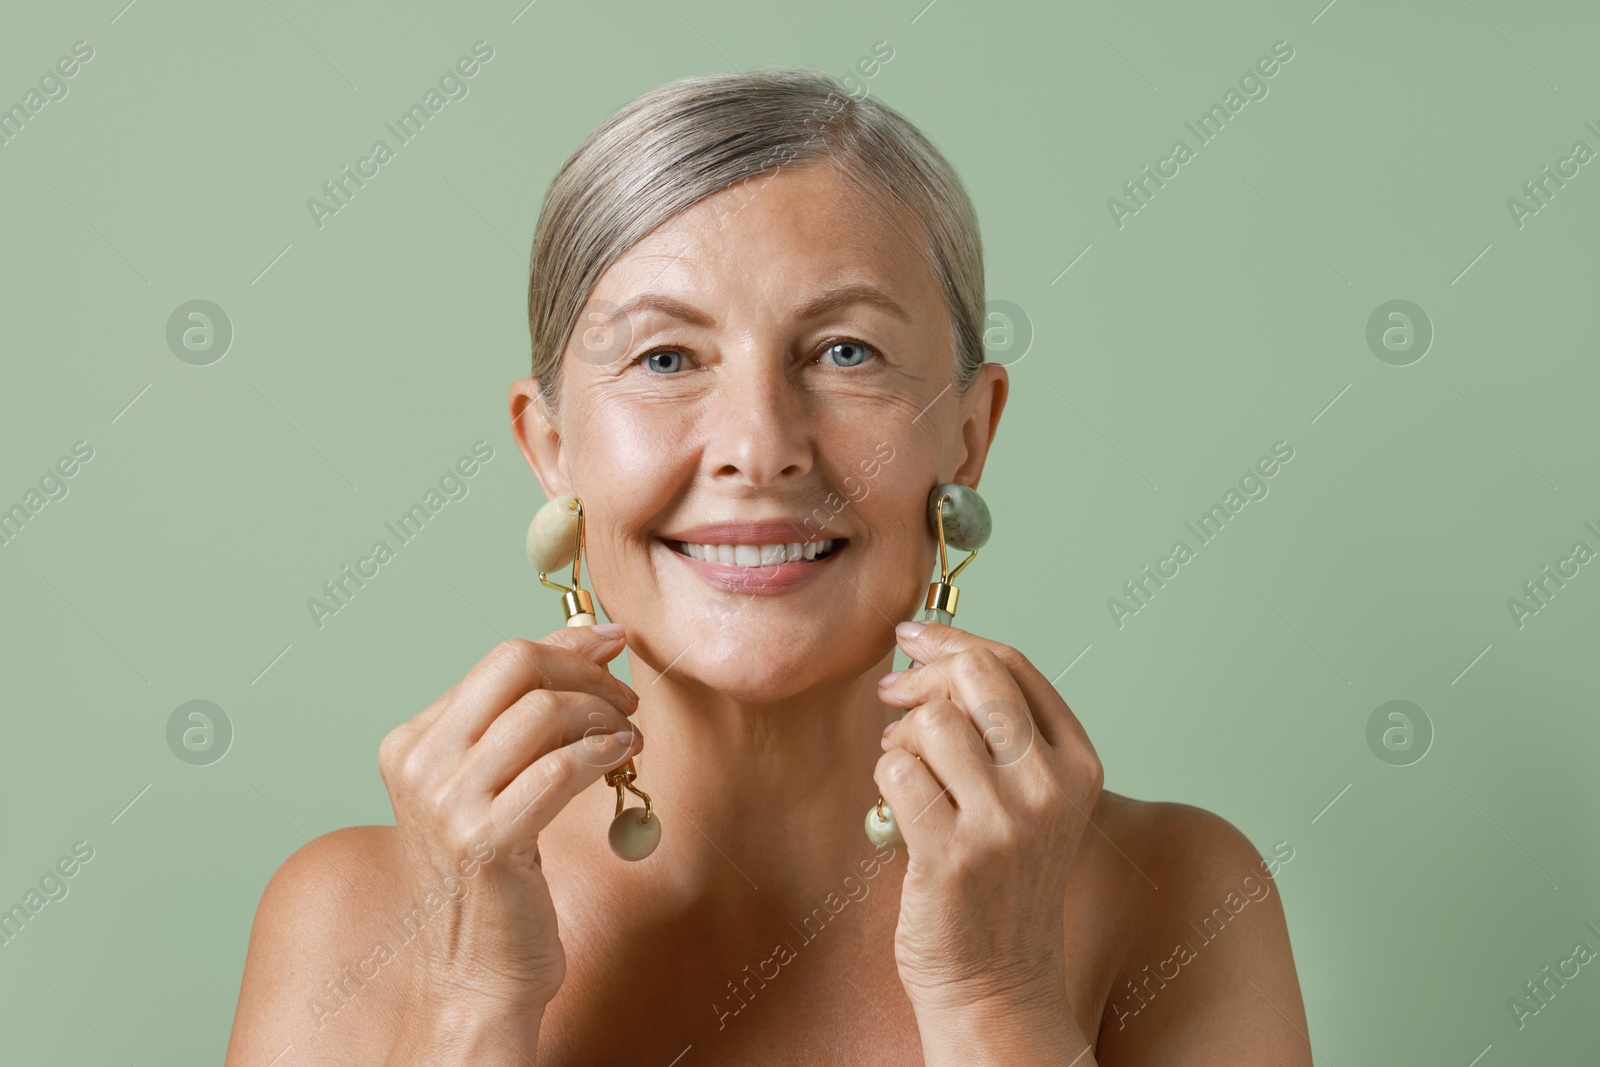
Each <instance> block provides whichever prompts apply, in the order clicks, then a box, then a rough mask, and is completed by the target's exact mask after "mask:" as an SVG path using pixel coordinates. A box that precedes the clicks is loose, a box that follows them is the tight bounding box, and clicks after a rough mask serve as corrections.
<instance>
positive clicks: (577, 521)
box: [528, 493, 595, 626]
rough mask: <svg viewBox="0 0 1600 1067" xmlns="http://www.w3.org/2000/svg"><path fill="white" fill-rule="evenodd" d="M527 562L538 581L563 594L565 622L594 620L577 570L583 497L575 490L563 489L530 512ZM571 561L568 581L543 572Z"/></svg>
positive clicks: (578, 623) (580, 557)
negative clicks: (553, 577)
mask: <svg viewBox="0 0 1600 1067" xmlns="http://www.w3.org/2000/svg"><path fill="white" fill-rule="evenodd" d="M528 562H529V563H532V564H533V569H534V570H536V571H538V572H539V581H541V582H543V583H544V584H545V585H547V586H549V587H550V588H551V589H559V590H561V591H562V593H564V594H565V595H564V596H563V597H562V598H561V608H562V611H563V613H564V614H565V615H566V619H567V625H568V626H593V625H594V624H595V615H594V600H593V599H592V598H591V597H590V596H589V590H587V589H584V588H581V586H580V584H579V580H578V572H579V570H580V568H581V567H582V566H583V501H581V500H579V499H578V496H577V494H576V493H563V494H562V495H561V496H558V497H555V498H554V499H552V500H549V501H547V502H546V503H545V505H544V506H543V507H541V508H540V509H539V510H538V511H536V512H535V513H534V516H533V522H532V523H530V524H529V525H528ZM569 563H570V564H572V584H571V585H561V584H560V583H558V582H552V581H551V580H550V579H549V578H548V577H546V575H548V574H549V573H550V572H551V571H555V570H559V569H560V568H562V567H565V566H566V565H567V564H569Z"/></svg>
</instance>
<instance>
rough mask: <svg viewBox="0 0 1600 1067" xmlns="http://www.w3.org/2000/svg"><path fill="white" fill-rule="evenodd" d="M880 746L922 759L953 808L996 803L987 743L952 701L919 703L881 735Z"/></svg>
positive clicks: (975, 808)
mask: <svg viewBox="0 0 1600 1067" xmlns="http://www.w3.org/2000/svg"><path fill="white" fill-rule="evenodd" d="M883 746H884V748H885V750H889V749H895V748H903V749H905V750H906V751H907V752H910V753H911V754H912V755H913V756H917V757H919V758H921V760H922V762H923V764H924V765H925V766H926V767H927V768H928V770H929V771H930V772H931V773H932V775H933V777H934V778H935V779H936V780H938V781H940V782H943V783H945V784H946V785H947V786H948V787H949V792H948V793H947V794H946V795H947V796H948V797H949V798H950V802H951V803H952V804H953V805H954V806H955V808H956V810H957V811H958V812H972V813H976V814H980V815H981V814H982V813H983V812H985V811H987V810H989V808H990V806H991V805H998V804H999V803H1000V797H999V793H998V790H997V788H996V784H995V775H994V763H993V760H992V758H991V755H990V752H989V749H988V746H986V745H985V744H984V742H983V738H982V737H980V736H979V735H978V731H977V729H976V728H975V727H974V726H973V723H972V719H971V717H970V716H969V715H968V714H967V713H966V711H965V710H963V709H962V708H961V707H960V706H958V705H957V704H956V703H955V702H954V701H952V700H945V699H935V700H930V701H928V702H927V703H925V704H922V705H920V706H918V707H917V708H915V709H914V710H912V711H911V712H910V713H909V714H908V715H906V716H905V718H903V719H901V720H899V721H898V722H896V723H895V724H894V725H893V726H892V727H891V728H890V729H889V730H888V731H887V732H886V733H885V734H884V735H883Z"/></svg>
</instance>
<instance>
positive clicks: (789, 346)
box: [512, 166, 1006, 702]
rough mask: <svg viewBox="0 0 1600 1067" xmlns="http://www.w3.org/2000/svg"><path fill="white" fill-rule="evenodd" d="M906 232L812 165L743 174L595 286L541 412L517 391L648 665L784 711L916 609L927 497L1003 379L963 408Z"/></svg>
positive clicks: (600, 583)
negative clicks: (785, 702) (550, 407)
mask: <svg viewBox="0 0 1600 1067" xmlns="http://www.w3.org/2000/svg"><path fill="white" fill-rule="evenodd" d="M917 232H918V231H917V230H916V229H915V228H914V223H913V222H911V221H910V220H909V219H908V218H902V219H899V220H898V221H896V220H893V219H889V218H886V217H884V215H883V213H882V211H881V209H879V208H878V207H877V206H876V205H875V204H874V203H873V202H872V201H871V200H870V199H867V198H865V197H863V196H862V195H861V194H860V193H859V192H858V191H857V190H856V189H855V188H854V187H852V186H851V185H850V184H849V183H847V182H844V181H842V180H841V179H840V178H838V177H837V175H836V174H835V172H834V171H833V170H832V169H831V168H830V167H827V166H812V167H807V168H801V169H788V170H779V171H778V172H777V173H776V175H775V176H774V175H764V176H760V177H757V178H754V179H751V180H750V181H748V182H745V183H743V184H742V185H740V186H735V187H732V188H730V189H727V190H724V191H723V192H721V193H719V194H717V195H716V196H713V197H711V198H709V199H707V200H704V201H702V202H700V203H699V204H697V205H695V206H694V207H693V208H691V209H689V210H688V211H686V212H684V213H682V214H681V215H679V216H678V217H677V218H674V219H672V220H670V221H669V222H667V223H665V224H663V225H662V226H661V227H659V228H658V229H656V230H655V231H654V232H652V233H651V234H650V235H649V236H648V237H646V238H645V239H644V240H642V241H640V242H639V243H638V244H637V245H635V246H634V247H633V248H632V249H631V250H630V251H629V252H628V253H627V254H626V255H624V256H623V257H622V258H621V259H620V260H618V261H617V262H616V263H615V264H614V265H613V266H612V267H611V268H610V269H609V270H608V271H607V272H606V273H605V275H604V276H603V277H602V278H601V279H600V281H599V283H598V284H597V285H596V286H595V289H594V292H593V294H592V296H591V299H590V301H589V304H588V305H587V306H586V308H585V311H584V314H583V315H582V316H581V318H580V321H579V323H578V325H577V327H576V328H575V329H574V331H573V335H572V338H571V339H570V341H569V343H568V346H567V349H566V352H565V353H564V355H563V363H562V369H561V375H562V377H561V384H560V389H559V392H560V401H559V412H558V413H557V414H556V415H555V416H554V417H553V418H550V417H547V416H546V413H545V411H544V410H543V409H542V407H541V406H540V405H538V404H537V403H536V402H531V401H532V398H533V397H534V395H535V392H536V386H535V385H534V383H533V382H532V380H531V379H524V380H523V381H521V382H519V383H517V385H516V386H514V387H513V389H512V417H513V425H514V426H515V427H516V428H517V430H518V436H519V439H520V440H521V442H522V444H523V448H524V452H525V454H526V455H527V456H528V458H529V461H530V462H531V463H532V464H533V466H534V468H535V470H536V472H537V473H538V474H539V480H540V483H541V485H542V486H543V488H544V490H545V492H546V494H547V495H555V494H558V493H562V492H575V493H578V494H579V495H580V496H581V497H582V498H583V501H584V513H585V535H586V536H585V540H586V548H587V560H588V565H589V573H590V582H591V585H592V588H593V592H594V594H595V597H596V599H597V600H598V601H599V603H600V606H601V607H602V609H603V610H604V612H605V614H606V615H607V616H609V617H610V618H611V619H613V620H615V621H617V622H621V623H623V624H624V625H625V626H627V628H628V632H629V641H628V643H629V646H630V649H631V651H632V654H633V655H634V656H635V657H639V658H642V659H643V660H644V661H645V662H646V663H648V664H650V665H651V666H652V667H653V668H655V669H656V670H657V671H669V670H670V671H671V672H674V673H676V674H679V675H681V676H683V677H686V678H688V679H693V680H695V681H697V682H699V683H700V684H702V685H705V686H708V687H710V688H713V689H716V690H719V691H721V692H723V693H726V694H728V695H729V696H733V697H736V698H738V699H740V700H744V701H751V702H760V701H765V700H780V699H783V698H785V697H788V696H792V695H794V694H796V693H801V692H804V691H805V690H807V689H809V688H811V687H813V686H816V685H818V684H827V683H829V682H840V681H845V680H847V679H850V678H854V677H858V676H860V675H861V674H862V673H863V672H865V671H868V670H870V669H871V668H872V667H873V666H874V665H875V664H877V663H878V662H880V661H881V660H882V659H883V657H884V656H885V655H887V654H888V652H889V650H890V649H891V647H892V644H893V634H892V628H893V625H894V623H896V622H898V621H900V620H901V619H905V618H910V617H912V615H913V613H914V612H915V611H916V609H918V608H920V606H921V600H922V597H923V596H924V594H925V593H926V590H927V583H928V580H929V574H930V571H931V570H932V568H933V566H934V564H935V561H936V553H937V547H936V542H935V540H934V535H933V533H932V531H931V529H930V527H929V525H928V520H927V503H926V502H927V497H928V492H929V490H930V489H931V488H932V487H933V486H934V485H935V484H937V483H939V482H944V481H961V482H964V483H966V484H969V485H972V484H976V482H977V480H978V475H979V472H980V471H981V469H982V465H983V459H984V456H985V454H986V452H987V449H988V445H989V441H990V439H991V437H992V435H993V429H994V425H995V423H996V422H997V420H998V418H999V414H1000V409H1001V407H1002V406H1003V404H1004V401H1005V393H1006V380H1005V372H1004V370H1003V369H1001V368H998V367H992V366H988V367H985V368H984V371H983V373H982V375H980V378H979V380H978V381H977V382H976V383H975V384H974V385H973V387H972V388H971V389H970V390H969V391H968V393H967V394H965V395H964V396H962V397H959V398H958V397H957V395H956V393H955V390H954V385H953V372H952V351H951V336H950V325H949V314H948V311H947V310H946V306H945V303H944V300H943V298H942V296H941V295H940V291H939V286H938V283H937V281H936V280H935V278H934V276H933V275H932V273H931V272H930V271H929V270H928V269H927V267H926V266H925V265H924V264H923V262H922V260H921V258H920V256H919V255H918V252H917V249H916V246H915V245H914V244H913V243H912V237H911V234H913V233H917ZM708 545H709V546H734V547H733V549H732V556H733V559H732V561H730V562H722V561H721V557H722V554H723V552H724V551H725V550H721V549H718V550H715V551H713V550H711V549H704V548H702V547H701V546H708ZM762 546H766V547H765V548H764V549H763V547H762ZM777 546H783V547H777ZM797 546H798V547H799V553H798V556H799V558H797V559H794V560H792V561H791V560H790V555H791V554H793V552H792V550H793V549H795V548H796V547H797ZM813 551H815V552H818V555H817V557H816V558H814V559H809V560H808V559H806V558H805V556H806V554H807V553H808V552H813ZM696 557H703V558H696ZM750 564H754V565H753V566H752V565H750Z"/></svg>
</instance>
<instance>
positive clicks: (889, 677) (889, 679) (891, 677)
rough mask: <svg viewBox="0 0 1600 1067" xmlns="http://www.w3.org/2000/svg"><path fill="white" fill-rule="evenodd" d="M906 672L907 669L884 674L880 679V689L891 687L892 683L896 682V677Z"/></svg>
mask: <svg viewBox="0 0 1600 1067" xmlns="http://www.w3.org/2000/svg"><path fill="white" fill-rule="evenodd" d="M904 673H906V672H905V671H894V672H893V673H890V674H886V675H884V676H883V677H882V678H879V679H878V688H879V689H887V688H889V687H890V686H891V685H893V684H894V681H895V679H896V678H898V677H900V676H901V675H902V674H904Z"/></svg>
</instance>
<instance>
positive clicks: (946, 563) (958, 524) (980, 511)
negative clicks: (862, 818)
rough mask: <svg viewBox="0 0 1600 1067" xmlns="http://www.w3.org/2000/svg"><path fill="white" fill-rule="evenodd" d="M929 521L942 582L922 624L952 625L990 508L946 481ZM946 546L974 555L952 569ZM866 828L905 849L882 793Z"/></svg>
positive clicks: (932, 502) (880, 841) (880, 840)
mask: <svg viewBox="0 0 1600 1067" xmlns="http://www.w3.org/2000/svg"><path fill="white" fill-rule="evenodd" d="M928 522H929V524H930V525H931V526H933V528H934V533H936V534H937V535H938V537H939V580H938V581H936V582H932V583H930V584H929V585H928V599H927V601H926V602H925V603H924V604H923V610H922V621H923V622H937V623H943V624H944V625H946V626H949V625H950V623H951V622H952V621H953V620H954V619H955V615H956V600H957V599H958V598H959V597H960V595H961V590H959V589H957V588H956V587H955V586H953V585H951V584H950V583H951V581H952V580H953V579H954V578H955V576H956V575H958V574H960V573H961V571H962V570H963V569H964V568H965V567H966V565H967V564H969V563H971V562H972V561H973V560H975V559H977V558H978V549H980V548H982V547H983V546H984V543H985V542H987V541H988V540H989V531H990V530H992V529H993V528H994V524H993V523H992V522H991V520H990V518H989V505H987V504H985V503H984V502H983V497H981V496H979V495H978V491H977V490H976V489H974V488H972V487H971V486H968V485H962V484H960V483H959V482H945V483H944V484H942V485H936V486H934V487H933V491H932V492H931V493H929V494H928ZM947 545H948V546H949V547H950V548H958V549H960V550H962V551H963V552H971V553H972V555H970V556H968V557H967V558H966V559H964V560H962V561H961V562H960V563H959V564H957V565H956V569H955V570H951V569H950V559H949V556H948V554H947V551H946V546H947ZM911 666H912V667H920V666H921V664H920V663H918V662H917V661H916V660H912V661H911ZM907 669H908V670H909V669H910V668H907ZM919 758H920V757H919ZM866 827H867V839H868V840H869V841H871V842H872V843H873V844H874V845H880V846H881V845H888V846H889V847H890V848H903V847H904V846H905V843H906V842H905V838H904V837H902V836H901V835H900V826H899V824H898V823H896V822H895V819H894V812H893V811H891V810H889V805H887V804H885V803H884V802H883V796H882V795H881V794H880V795H879V796H878V802H877V803H876V804H874V805H873V806H872V807H870V808H868V809H867V821H866Z"/></svg>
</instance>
